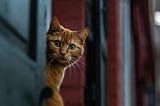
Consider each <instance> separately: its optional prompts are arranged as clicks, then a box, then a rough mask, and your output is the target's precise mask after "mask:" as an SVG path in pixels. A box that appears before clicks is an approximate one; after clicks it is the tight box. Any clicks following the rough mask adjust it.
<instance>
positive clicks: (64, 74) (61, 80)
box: [58, 68, 66, 89]
mask: <svg viewBox="0 0 160 106" xmlns="http://www.w3.org/2000/svg"><path fill="white" fill-rule="evenodd" d="M65 71H66V68H65V69H64V71H63V73H62V77H61V80H60V83H59V85H58V89H60V87H61V84H62V82H63V79H64V75H65Z"/></svg>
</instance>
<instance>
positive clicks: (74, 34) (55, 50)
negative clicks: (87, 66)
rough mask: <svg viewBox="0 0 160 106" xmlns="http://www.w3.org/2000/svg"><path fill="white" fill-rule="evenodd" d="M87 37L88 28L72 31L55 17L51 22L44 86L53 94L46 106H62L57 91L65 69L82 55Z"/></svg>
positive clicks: (48, 33) (48, 34)
mask: <svg viewBox="0 0 160 106" xmlns="http://www.w3.org/2000/svg"><path fill="white" fill-rule="evenodd" d="M87 36H88V28H84V29H82V30H80V31H72V30H70V29H67V28H64V27H63V26H61V25H60V23H59V21H58V19H57V18H56V17H53V19H52V20H51V23H50V28H49V30H48V32H47V65H46V85H47V86H49V87H51V88H52V89H53V91H54V94H53V95H52V97H51V98H49V99H47V100H46V106H63V100H62V97H61V96H60V93H59V90H60V85H61V82H62V80H63V76H64V74H65V69H66V68H67V67H68V66H70V65H71V64H74V62H76V61H78V59H80V57H81V56H82V55H83V52H84V47H83V46H84V43H85V40H86V37H87Z"/></svg>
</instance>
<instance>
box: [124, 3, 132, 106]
mask: <svg viewBox="0 0 160 106" xmlns="http://www.w3.org/2000/svg"><path fill="white" fill-rule="evenodd" d="M130 18H131V17H130V0H121V37H122V49H123V51H122V53H123V54H122V57H123V59H122V63H123V64H122V70H123V71H122V78H123V79H122V81H123V85H122V86H123V88H122V92H123V97H122V98H123V106H132V85H133V84H132V78H133V74H132V70H131V57H132V56H131V30H130V29H131V28H130V27H131V25H130Z"/></svg>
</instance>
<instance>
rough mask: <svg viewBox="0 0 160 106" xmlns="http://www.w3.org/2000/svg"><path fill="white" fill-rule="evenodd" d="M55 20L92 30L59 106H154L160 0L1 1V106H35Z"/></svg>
mask: <svg viewBox="0 0 160 106" xmlns="http://www.w3.org/2000/svg"><path fill="white" fill-rule="evenodd" d="M53 16H56V17H57V18H58V19H59V21H60V23H61V24H62V25H63V26H64V27H67V28H70V29H72V30H79V29H81V28H83V27H85V26H87V27H88V28H89V29H90V32H89V36H88V38H87V41H86V45H85V55H84V56H83V58H82V59H80V61H79V62H78V63H77V64H78V65H76V64H75V69H73V68H72V70H71V71H67V72H66V75H65V78H64V81H63V84H62V86H61V94H62V96H63V100H64V104H65V106H160V0H0V106H39V105H40V106H41V102H40V101H42V100H43V99H45V98H44V97H43V94H42V91H43V88H44V87H45V83H44V82H45V56H46V54H45V48H46V31H47V29H48V27H49V22H50V20H51V18H52V17H53Z"/></svg>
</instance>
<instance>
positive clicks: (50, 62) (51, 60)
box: [49, 57, 55, 67]
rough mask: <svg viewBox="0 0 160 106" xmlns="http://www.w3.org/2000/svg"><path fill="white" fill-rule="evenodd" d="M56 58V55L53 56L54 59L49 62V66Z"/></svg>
mask: <svg viewBox="0 0 160 106" xmlns="http://www.w3.org/2000/svg"><path fill="white" fill-rule="evenodd" d="M54 60H55V57H53V58H52V59H51V61H50V62H49V67H50V66H51V64H52V62H53V61H54Z"/></svg>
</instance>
